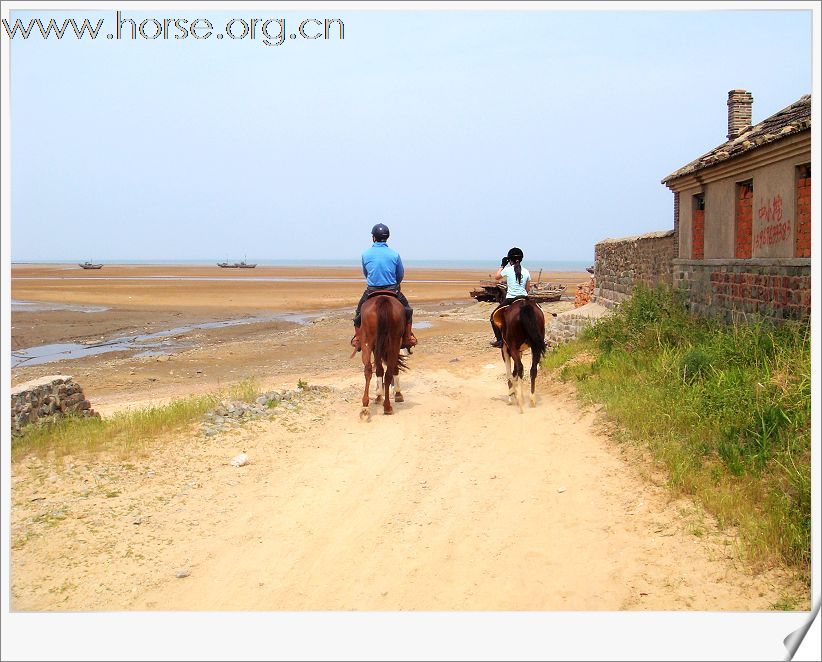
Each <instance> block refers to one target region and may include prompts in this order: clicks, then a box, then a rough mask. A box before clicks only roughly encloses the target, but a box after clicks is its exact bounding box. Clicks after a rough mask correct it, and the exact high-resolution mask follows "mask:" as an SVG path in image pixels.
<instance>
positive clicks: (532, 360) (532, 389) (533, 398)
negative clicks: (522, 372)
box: [531, 350, 538, 407]
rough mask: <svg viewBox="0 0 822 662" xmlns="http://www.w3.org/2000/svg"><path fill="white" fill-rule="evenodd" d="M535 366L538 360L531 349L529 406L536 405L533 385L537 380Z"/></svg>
mask: <svg viewBox="0 0 822 662" xmlns="http://www.w3.org/2000/svg"><path fill="white" fill-rule="evenodd" d="M537 367H538V361H537V360H536V358H535V354H534V351H533V350H531V406H532V407H536V406H537V396H536V394H535V393H534V385H535V384H536V381H537Z"/></svg>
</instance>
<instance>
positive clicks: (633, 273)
mask: <svg viewBox="0 0 822 662" xmlns="http://www.w3.org/2000/svg"><path fill="white" fill-rule="evenodd" d="M674 250H675V246H674V231H673V230H667V231H664V232H651V233H648V234H644V235H640V236H638V237H626V238H624V239H606V240H605V241H601V242H599V243H598V244H597V245H596V246H595V248H594V259H595V263H596V264H595V267H594V269H595V271H594V273H595V274H596V288H595V289H594V296H593V301H595V302H597V303H599V304H602V305H604V306H608V307H609V308H610V307H613V306H614V305H616V304H619V303H622V302H623V301H625V299H627V298H629V297H630V296H631V293H632V292H633V290H634V287H636V286H637V285H638V284H639V283H642V284H644V285H647V286H650V287H653V286H654V285H656V284H657V283H665V284H668V285H671V284H672V277H671V263H672V260H673V258H674Z"/></svg>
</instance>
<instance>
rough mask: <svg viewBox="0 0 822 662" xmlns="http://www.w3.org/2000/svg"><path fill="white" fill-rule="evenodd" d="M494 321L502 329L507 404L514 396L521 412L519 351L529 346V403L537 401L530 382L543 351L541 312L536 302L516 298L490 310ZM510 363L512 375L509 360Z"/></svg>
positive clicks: (535, 373) (543, 334) (542, 318)
mask: <svg viewBox="0 0 822 662" xmlns="http://www.w3.org/2000/svg"><path fill="white" fill-rule="evenodd" d="M494 324H496V325H497V326H498V327H499V328H500V329H501V330H502V360H503V361H505V371H506V373H507V375H508V404H509V405H510V404H512V400H511V398H512V397H513V396H516V398H517V405H519V411H520V413H522V401H523V397H522V380H523V371H524V368H523V366H522V350H523V349H525V348H526V347H530V348H531V406H532V407H535V406H536V404H537V400H536V396H535V395H534V382H535V381H536V378H537V367H538V366H539V362H540V360H541V359H542V357H543V355H544V354H545V350H546V344H545V315H543V313H542V308H540V307H539V306H538V305H537V304H536V303H534V302H533V301H530V300H528V299H518V300H516V301H514V302H513V303H511V304H510V305H508V306H504V307H502V308H500V309H499V310H498V311H496V312H495V313H494ZM512 360H513V363H514V370H513V374H512V372H511V361H512Z"/></svg>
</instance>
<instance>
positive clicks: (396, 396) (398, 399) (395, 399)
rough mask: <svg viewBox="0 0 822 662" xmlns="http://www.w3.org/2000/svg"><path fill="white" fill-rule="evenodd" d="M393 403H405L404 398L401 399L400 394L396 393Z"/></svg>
mask: <svg viewBox="0 0 822 662" xmlns="http://www.w3.org/2000/svg"><path fill="white" fill-rule="evenodd" d="M394 402H405V398H404V397H402V393H397V394H395V395H394Z"/></svg>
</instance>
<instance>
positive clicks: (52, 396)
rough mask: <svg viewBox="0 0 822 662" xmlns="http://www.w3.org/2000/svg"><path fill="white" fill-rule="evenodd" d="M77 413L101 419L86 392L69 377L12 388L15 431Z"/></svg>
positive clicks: (41, 379) (12, 421)
mask: <svg viewBox="0 0 822 662" xmlns="http://www.w3.org/2000/svg"><path fill="white" fill-rule="evenodd" d="M68 414H74V415H77V416H97V415H98V414H97V413H96V412H95V411H94V410H93V409H92V408H91V403H89V401H88V400H86V397H85V395H84V394H83V389H82V388H81V386H80V385H79V384H77V383H76V382H75V381H74V380H73V379H72V378H71V377H70V376H68V375H51V376H49V377H41V378H40V379H35V380H33V381H30V382H26V383H24V384H19V385H17V386H15V387H14V388H12V389H11V431H12V434H19V433H20V432H21V430H22V428H23V427H24V426H25V425H28V424H30V423H36V422H37V421H41V420H49V419H55V418H59V417H61V416H66V415H68Z"/></svg>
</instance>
